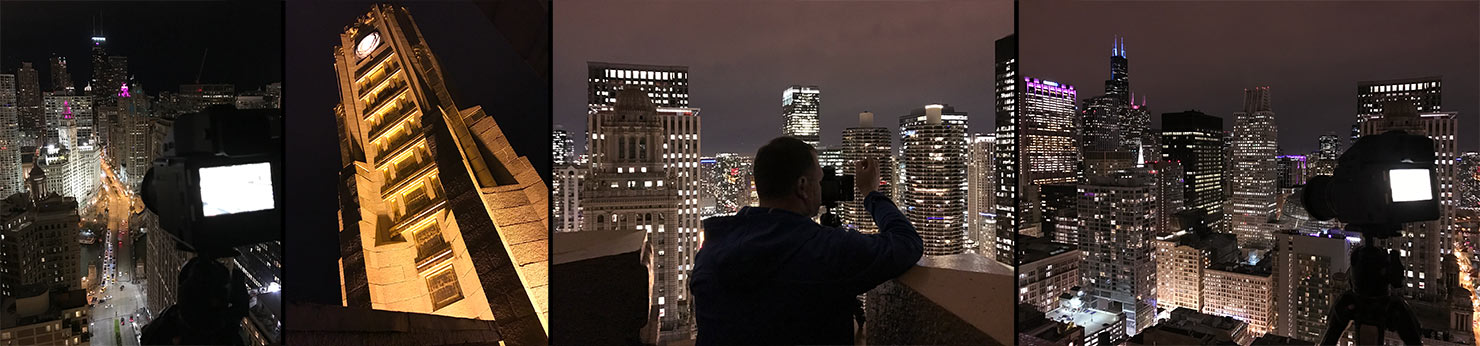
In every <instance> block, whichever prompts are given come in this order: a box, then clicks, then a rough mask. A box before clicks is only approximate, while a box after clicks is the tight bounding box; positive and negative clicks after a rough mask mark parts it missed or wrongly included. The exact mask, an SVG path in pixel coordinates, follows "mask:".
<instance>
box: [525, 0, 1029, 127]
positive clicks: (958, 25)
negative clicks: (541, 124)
mask: <svg viewBox="0 0 1480 346" xmlns="http://www.w3.org/2000/svg"><path fill="white" fill-rule="evenodd" d="M773 3H777V4H779V3H783V2H773ZM785 4H787V5H786V6H747V5H750V4H745V5H741V4H729V3H722V2H696V3H688V2H678V3H675V2H625V1H624V2H600V1H596V2H591V1H572V2H566V3H562V4H561V6H556V7H555V16H554V18H555V21H556V22H557V23H563V24H557V25H556V26H555V35H554V36H555V44H554V46H555V48H554V54H553V55H554V71H555V72H554V78H555V79H554V86H553V88H554V95H555V96H554V110H555V113H554V114H556V115H555V117H554V123H555V124H557V125H562V126H564V129H565V130H566V131H570V132H571V134H572V137H573V139H575V147H576V148H577V151H578V152H581V150H580V149H579V148H582V147H583V144H584V143H585V134H584V132H583V131H582V130H583V129H584V128H585V123H586V103H585V102H584V98H585V96H586V75H585V74H586V63H587V62H593V61H601V62H613V63H631V64H644V65H676V66H687V67H688V69H689V73H690V75H691V78H690V90H692V93H691V97H690V100H691V102H690V107H695V108H700V109H702V110H703V111H702V112H701V114H700V117H702V118H704V122H703V130H702V131H701V133H702V134H703V135H704V141H703V143H702V148H701V149H702V152H703V154H704V155H713V154H714V153H719V152H737V153H741V154H747V155H749V154H754V153H755V150H756V148H759V147H760V145H761V144H764V143H765V141H767V140H770V139H771V138H775V137H778V136H781V135H782V124H783V120H782V103H781V98H782V92H783V91H784V90H786V88H788V87H790V86H792V85H814V86H817V87H818V88H819V89H821V107H820V108H821V114H820V120H821V132H820V134H821V139H822V143H823V145H824V146H838V145H840V144H841V143H842V142H841V141H842V133H843V129H845V128H848V127H855V126H857V125H858V113H860V112H864V111H870V112H873V113H874V114H876V116H875V119H876V120H875V125H876V126H886V127H896V126H897V125H898V120H897V119H898V118H899V117H900V116H904V115H907V114H909V113H910V111H912V110H914V109H916V108H920V107H923V106H925V105H926V104H932V103H946V104H950V105H951V106H953V107H955V108H956V109H957V110H958V111H964V112H967V113H968V114H969V115H970V118H971V120H970V125H969V127H968V128H969V130H970V131H971V132H973V133H975V132H981V133H989V132H992V121H991V119H992V114H993V112H994V111H993V109H994V108H993V107H994V106H993V101H992V97H991V95H992V88H993V86H992V83H993V77H992V61H993V60H992V59H993V52H992V44H991V43H992V42H993V41H995V40H997V39H1000V38H1002V37H1004V36H1007V35H1009V34H1011V33H1012V31H1013V24H1012V22H1013V7H1012V6H1013V4H1012V2H1008V1H983V2H963V1H943V2H864V3H843V2H801V3H785ZM611 13H624V14H623V15H621V16H613V15H610V14H611ZM569 23H582V24H581V25H572V24H569ZM676 27H681V28H684V29H683V30H673V28H676ZM901 28H908V30H901ZM654 37H663V39H661V40H654V39H652V38H654ZM896 142H897V139H896Z"/></svg>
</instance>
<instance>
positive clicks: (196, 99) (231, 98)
mask: <svg viewBox="0 0 1480 346" xmlns="http://www.w3.org/2000/svg"><path fill="white" fill-rule="evenodd" d="M178 97H179V101H180V109H181V111H182V112H184V113H194V112H199V111H201V110H203V109H206V108H207V107H210V106H215V105H231V104H236V86H235V85H231V84H182V85H180V94H179V95H178Z"/></svg>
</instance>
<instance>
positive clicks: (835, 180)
mask: <svg viewBox="0 0 1480 346" xmlns="http://www.w3.org/2000/svg"><path fill="white" fill-rule="evenodd" d="M851 201H853V175H851V174H843V175H839V174H838V168H837V167H833V166H827V167H822V205H823V206H826V207H827V208H828V209H832V208H836V207H837V206H838V202H851Z"/></svg>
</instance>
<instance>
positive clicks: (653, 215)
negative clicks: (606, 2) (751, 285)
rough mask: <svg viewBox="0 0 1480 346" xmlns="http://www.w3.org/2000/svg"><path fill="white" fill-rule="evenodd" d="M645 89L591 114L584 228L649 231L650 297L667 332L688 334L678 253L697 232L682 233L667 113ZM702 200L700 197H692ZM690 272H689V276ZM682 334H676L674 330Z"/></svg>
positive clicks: (622, 94)
mask: <svg viewBox="0 0 1480 346" xmlns="http://www.w3.org/2000/svg"><path fill="white" fill-rule="evenodd" d="M646 94H647V93H646V92H644V91H643V90H642V89H641V88H630V89H628V88H624V89H619V90H618V91H617V93H616V95H614V96H616V98H615V100H616V103H615V104H614V105H612V106H611V107H605V108H603V109H602V110H600V111H598V112H596V113H594V114H592V115H591V116H590V117H588V118H587V122H586V124H587V127H586V128H587V129H588V131H587V136H588V137H587V138H586V143H588V144H587V145H588V147H589V148H590V149H589V150H588V151H587V153H588V154H590V155H591V168H590V171H589V172H590V173H589V176H588V177H587V179H586V182H585V189H584V190H583V191H581V194H582V195H583V198H584V200H582V201H581V208H582V212H583V213H584V215H583V216H584V217H585V221H584V224H583V226H582V230H590V231H616V230H632V231H639V232H645V233H646V234H647V248H648V250H645V251H647V253H646V254H645V255H644V256H647V257H646V258H648V259H649V261H652V263H650V264H649V265H650V266H649V270H650V271H651V272H650V273H649V275H650V280H652V294H653V296H652V297H651V298H650V300H649V301H648V304H649V306H650V307H651V312H652V313H653V314H654V315H655V316H654V317H656V318H657V319H658V320H657V321H652V322H655V323H656V324H657V326H658V328H659V330H660V334H661V335H663V336H664V339H672V338H678V339H683V338H686V336H684V335H682V334H684V333H685V332H686V331H687V330H689V329H691V326H692V325H693V324H692V320H693V317H692V316H691V315H690V313H689V311H690V310H689V299H688V297H687V295H685V294H682V293H683V292H686V291H687V290H686V289H685V287H682V286H684V285H682V284H681V283H682V282H683V281H681V280H680V277H679V275H681V274H683V273H685V272H686V271H687V269H688V268H687V267H686V265H685V263H684V261H683V256H682V255H681V252H679V250H680V247H683V246H684V245H688V246H687V247H683V251H685V253H686V252H688V251H694V250H695V245H696V243H697V240H693V241H691V240H690V237H692V236H696V235H697V234H696V233H697V232H694V233H693V234H691V233H686V232H679V231H678V230H679V227H680V219H679V215H678V214H679V208H680V206H681V205H683V201H682V199H684V198H685V196H683V194H682V187H681V186H679V185H676V184H675V182H676V181H677V178H676V176H675V174H674V172H670V171H669V170H668V169H667V165H668V162H667V160H665V159H664V158H663V155H664V152H665V151H664V150H663V149H662V145H663V143H665V142H666V138H667V136H668V133H667V132H666V129H665V128H664V120H663V118H664V117H665V116H664V115H662V114H660V113H659V112H658V111H657V107H656V106H655V105H653V103H652V101H651V100H650V99H648V97H647V95H646ZM694 198H695V199H697V196H695V197H694ZM684 278H685V279H686V278H687V277H684ZM674 334H678V335H674Z"/></svg>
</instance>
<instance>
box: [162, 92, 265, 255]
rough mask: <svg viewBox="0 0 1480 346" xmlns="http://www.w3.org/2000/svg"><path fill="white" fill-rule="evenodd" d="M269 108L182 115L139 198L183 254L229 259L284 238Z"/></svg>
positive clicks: (213, 109) (212, 109) (228, 108)
mask: <svg viewBox="0 0 1480 346" xmlns="http://www.w3.org/2000/svg"><path fill="white" fill-rule="evenodd" d="M280 114H281V113H280V111H278V110H273V109H251V110H239V109H235V108H233V107H231V106H229V105H224V106H215V107H210V108H207V109H205V110H204V111H201V112H199V113H191V114H186V115H182V116H180V118H179V119H177V120H176V121H175V126H174V132H173V136H174V144H175V145H174V148H173V150H166V152H165V155H164V157H162V158H160V159H159V160H156V161H155V162H154V166H153V167H151V168H150V169H149V172H148V173H146V174H145V175H144V181H143V185H142V188H141V197H142V198H143V200H144V204H145V205H146V206H147V207H148V208H149V210H150V211H153V212H154V214H156V215H158V216H159V225H160V228H163V229H164V230H165V231H166V233H169V234H170V236H171V237H173V238H175V239H176V240H177V242H178V243H180V244H182V245H183V247H184V248H185V249H186V250H189V251H192V252H195V253H197V254H199V255H202V256H207V257H213V258H214V257H224V256H230V255H231V254H232V253H233V252H234V250H231V248H232V247H236V246H240V245H246V244H254V243H261V242H267V241H273V240H281V238H282V235H281V234H282V232H281V229H282V215H283V210H282V207H283V198H282V196H283V188H282V185H283V184H282V181H283V180H282V179H283V174H282V173H283V169H282V163H283V160H282V136H281V131H280V129H277V128H275V127H274V126H273V125H274V123H275V122H276V119H277V118H279V116H280Z"/></svg>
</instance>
